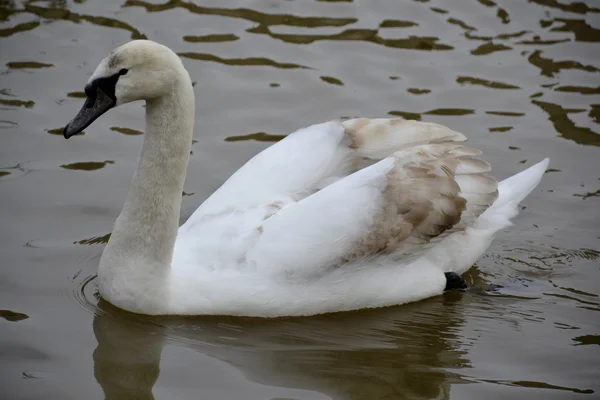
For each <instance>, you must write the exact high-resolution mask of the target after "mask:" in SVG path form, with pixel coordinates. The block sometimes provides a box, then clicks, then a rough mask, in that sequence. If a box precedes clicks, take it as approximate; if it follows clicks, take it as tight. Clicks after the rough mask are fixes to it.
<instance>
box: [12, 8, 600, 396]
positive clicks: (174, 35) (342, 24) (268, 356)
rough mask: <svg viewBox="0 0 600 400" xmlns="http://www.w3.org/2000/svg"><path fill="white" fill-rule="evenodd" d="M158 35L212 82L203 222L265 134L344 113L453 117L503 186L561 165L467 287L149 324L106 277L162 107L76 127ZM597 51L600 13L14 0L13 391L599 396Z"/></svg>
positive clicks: (196, 196)
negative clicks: (394, 300) (292, 312)
mask: <svg viewBox="0 0 600 400" xmlns="http://www.w3.org/2000/svg"><path fill="white" fill-rule="evenodd" d="M140 37H147V38H150V39H153V40H156V41H159V42H162V43H164V44H166V45H168V46H169V47H171V48H173V49H174V50H175V51H176V52H178V53H179V54H180V55H181V56H182V58H183V61H184V63H185V66H186V67H187V68H188V70H189V71H190V74H191V76H192V79H193V80H194V81H195V82H196V85H195V92H196V96H197V103H196V104H197V110H196V116H197V123H196V134H195V139H196V140H197V142H195V144H194V145H193V155H192V159H191V162H190V167H189V172H188V178H187V182H186V187H185V192H186V194H187V196H185V197H184V207H183V214H182V219H183V220H184V219H185V218H187V217H188V216H189V215H190V214H191V213H192V211H193V210H194V209H195V208H196V207H197V206H198V204H200V203H201V202H202V201H203V200H204V199H205V198H206V197H208V196H209V194H210V193H211V192H212V191H213V190H215V189H216V188H217V187H218V186H219V185H220V184H221V183H222V182H223V181H224V180H225V179H226V178H227V177H228V176H229V175H230V174H231V173H232V172H234V171H235V170H236V169H237V168H239V167H240V166H241V164H242V163H243V162H244V161H246V160H247V159H249V158H250V157H251V156H252V155H254V154H256V153H257V152H258V151H260V150H261V149H263V148H265V147H266V146H268V145H269V143H267V142H269V141H274V140H277V139H278V138H279V137H280V135H283V134H286V133H288V132H290V131H292V130H294V129H297V128H299V127H302V126H306V125H309V124H311V123H314V122H319V121H323V120H327V119H330V118H337V117H343V116H358V115H362V116H385V115H400V116H404V117H406V118H413V119H414V118H416V119H422V120H426V121H433V122H438V123H442V124H445V125H448V126H449V127H451V128H452V129H455V130H458V131H462V132H464V133H466V134H467V135H468V136H469V137H470V143H472V144H473V145H474V146H476V147H479V148H481V149H482V150H483V151H484V153H485V157H486V159H488V160H489V161H491V162H492V165H493V166H494V171H495V174H496V176H498V177H499V178H503V177H506V176H508V175H509V174H513V173H516V172H518V171H519V170H521V169H523V168H525V167H527V166H530V165H532V164H533V163H535V162H537V161H540V160H541V159H543V158H544V157H546V156H549V157H550V159H551V162H550V168H551V169H550V170H549V172H548V173H547V174H546V175H545V177H544V180H543V181H542V183H541V185H540V187H539V188H538V189H537V190H535V191H534V193H533V194H532V195H531V196H530V197H529V198H528V199H527V200H526V201H525V202H524V204H523V205H524V212H523V213H522V214H521V215H520V217H519V218H518V219H517V220H516V223H515V226H514V227H512V228H511V229H510V230H507V231H504V232H503V233H501V234H500V235H499V236H498V237H497V240H496V241H495V242H494V244H493V245H492V247H491V248H490V250H489V251H488V253H487V254H486V255H485V256H484V257H483V258H482V259H481V260H480V261H479V262H478V263H477V266H476V267H475V268H473V269H472V270H471V271H470V272H469V274H468V276H467V278H468V280H469V281H470V283H471V284H472V285H473V289H472V290H471V291H469V292H467V293H449V294H445V295H443V296H439V297H436V298H432V299H429V300H426V301H422V302H419V303H415V304H409V305H406V306H401V307H391V308H387V309H379V310H371V311H361V312H353V313H343V314H336V315H326V316H319V317H314V318H300V319H286V318H284V319H277V320H266V321H265V320H255V319H240V318H193V319H177V318H170V319H157V318H146V317H141V316H133V315H131V314H128V313H125V312H121V311H119V310H116V309H114V308H112V307H111V306H110V305H107V304H104V303H102V302H100V303H98V300H97V299H96V297H95V292H96V287H95V281H94V276H95V273H96V269H97V264H98V260H99V257H100V254H101V251H102V248H103V245H104V243H105V242H106V239H107V237H106V235H107V234H108V233H109V232H110V230H111V228H112V224H113V222H114V219H115V218H116V216H117V215H118V213H119V211H120V208H121V206H122V204H123V201H124V198H125V194H126V190H127V186H128V183H129V180H130V179H131V175H132V172H133V168H134V165H135V162H136V157H137V155H138V153H139V149H140V145H141V143H142V140H143V136H141V135H140V134H141V131H143V129H144V125H143V108H142V104H141V103H136V104H132V105H128V106H125V107H121V108H119V109H116V110H113V111H111V112H109V113H108V114H107V115H105V116H104V117H102V118H101V119H100V120H99V121H98V122H96V123H95V124H94V125H93V126H92V127H90V128H88V129H87V130H86V132H85V135H84V136H82V137H77V138H74V139H71V140H69V141H65V140H64V139H63V138H62V136H61V134H60V133H61V130H60V128H61V127H62V126H64V124H65V123H66V122H67V121H69V120H70V119H71V118H72V117H73V116H74V115H75V113H76V112H77V111H78V110H79V107H80V106H81V103H82V101H83V100H82V99H81V95H82V93H81V92H82V90H83V87H84V85H85V82H86V80H87V78H88V77H89V76H90V75H91V73H92V72H93V70H94V69H95V68H96V65H97V64H98V62H99V61H100V60H101V59H102V58H103V57H104V56H105V55H106V54H107V53H108V52H109V51H110V50H111V49H113V48H114V47H116V46H118V45H120V44H122V43H124V42H126V41H128V40H130V39H131V38H140ZM599 41H600V2H599V1H594V0H589V1H579V2H571V1H570V0H529V1H525V0H494V1H492V0H478V1H476V0H452V1H449V0H443V1H442V0H431V1H427V0H419V1H408V0H405V1H400V0H388V1H383V0H373V1H367V0H355V1H352V0H345V1H344V0H337V1H334V0H330V1H325V0H322V1H313V0H293V1H284V0H251V1H241V0H227V1H222V0H210V1H209V0H206V1H199V0H197V1H189V2H186V1H177V0H171V1H151V2H147V1H142V0H127V1H124V0H120V1H105V0H103V1H91V0H88V1H85V0H75V1H61V0H56V1H40V0H38V1H35V0H31V1H22V0H14V1H13V0H8V1H7V0H0V46H1V47H0V49H1V51H0V264H1V265H0V310H1V311H0V317H2V318H0V360H1V363H0V397H2V398H3V399H42V398H43V399H101V398H104V396H106V397H107V398H110V399H127V398H140V399H148V398H152V396H154V397H155V398H157V399H192V398H193V399H198V398H202V399H330V398H332V399H405V398H406V399H430V398H436V399H445V398H452V399H483V398H490V399H499V398H509V396H510V398H528V399H531V398H537V399H573V398H594V396H598V395H599V392H600V287H599V286H600V285H599V284H600V260H599V257H600V228H599V227H600V208H599V206H600V191H599V190H600V147H599V146H600V134H599V131H600V127H599V125H598V124H599V123H600V96H599V95H600V61H599V58H600V56H599V55H600V48H599V46H598V42H599ZM489 285H502V288H501V289H499V290H496V291H493V290H489V289H488V287H489ZM152 393H153V394H152Z"/></svg>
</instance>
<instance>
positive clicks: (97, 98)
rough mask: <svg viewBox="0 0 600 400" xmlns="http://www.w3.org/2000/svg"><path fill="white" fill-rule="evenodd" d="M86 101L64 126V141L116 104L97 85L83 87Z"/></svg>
mask: <svg viewBox="0 0 600 400" xmlns="http://www.w3.org/2000/svg"><path fill="white" fill-rule="evenodd" d="M85 94H86V95H87V99H86V100H85V104H84V105H83V107H82V108H81V110H79V113H78V114H77V115H76V116H75V118H73V119H72V120H71V122H69V123H68V124H67V126H65V130H64V132H63V135H64V137H65V139H68V138H70V137H71V136H73V135H76V134H78V133H79V132H81V131H83V130H84V129H85V128H87V127H88V126H89V125H90V124H91V123H92V122H94V121H95V120H96V119H97V118H98V117H99V116H101V115H102V114H104V113H105V112H107V111H108V110H110V109H111V108H112V107H114V106H115V104H116V102H117V101H116V99H114V98H112V97H110V96H108V95H107V94H106V93H104V92H103V91H102V89H100V87H99V86H97V85H87V86H86V87H85Z"/></svg>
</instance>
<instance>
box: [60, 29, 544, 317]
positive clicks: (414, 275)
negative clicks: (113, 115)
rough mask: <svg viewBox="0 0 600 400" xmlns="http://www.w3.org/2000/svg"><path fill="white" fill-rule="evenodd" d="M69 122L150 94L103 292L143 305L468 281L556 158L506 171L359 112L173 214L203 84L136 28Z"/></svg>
mask: <svg viewBox="0 0 600 400" xmlns="http://www.w3.org/2000/svg"><path fill="white" fill-rule="evenodd" d="M85 93H86V96H87V99H86V100H85V104H84V105H83V107H82V109H81V110H80V111H79V113H78V114H77V115H76V116H75V118H73V120H71V121H70V122H69V123H68V125H66V127H65V128H64V137H65V138H67V139H68V138H70V137H71V136H73V135H75V134H77V133H79V132H81V131H82V130H84V129H85V128H86V127H87V126H89V125H90V124H91V123H92V122H93V121H95V120H96V119H97V118H98V117H100V116H101V115H102V114H103V113H105V112H106V111H108V110H109V109H111V108H113V107H116V106H119V105H121V104H125V103H129V102H132V101H137V100H145V101H146V133H145V137H144V142H143V145H142V150H141V155H140V157H139V160H138V164H137V167H136V170H135V173H134V175H133V179H132V181H131V184H130V187H129V191H128V194H127V198H126V200H125V204H124V206H123V209H122V211H121V213H120V215H119V216H118V218H117V219H116V222H115V224H114V228H113V231H112V235H111V236H110V239H109V241H108V243H107V245H106V247H105V248H104V251H103V253H102V257H101V259H100V263H99V266H98V277H97V279H98V288H99V293H100V295H101V296H102V297H103V298H104V299H105V300H106V301H108V302H110V303H112V304H113V305H115V306H117V307H119V308H121V309H124V310H127V311H130V312H134V313H139V314H149V315H168V314H174V315H203V314H213V315H239V316H255V317H279V316H306V315H314V314H322V313H328V312H339V311H348V310H355V309H361V308H375V307H384V306H391V305H398V304H403V303H408V302H413V301H418V300H422V299H425V298H428V297H432V296H436V295H439V294H441V293H443V292H444V290H447V289H455V288H462V287H465V282H464V280H463V279H462V278H461V277H460V275H461V274H463V273H464V272H465V271H467V270H468V269H469V268H470V266H471V265H472V264H473V263H474V262H475V261H476V260H477V259H478V258H479V257H480V256H481V255H482V254H483V253H484V252H485V251H486V249H487V248H488V246H489V245H490V243H491V241H492V239H493V238H494V235H495V234H496V232H498V231H499V230H500V229H502V228H505V227H508V226H509V225H510V224H511V222H510V220H511V218H513V217H515V216H516V215H517V213H518V207H517V206H518V204H519V202H520V201H521V200H523V199H524V198H525V197H526V196H527V195H528V194H529V193H530V192H531V191H532V190H533V189H534V188H535V187H536V186H537V185H538V183H539V182H540V180H541V178H542V175H543V174H544V172H545V170H546V167H547V165H548V162H549V160H548V159H545V160H543V161H541V162H539V163H538V164H536V165H534V166H532V167H530V168H528V169H526V170H524V171H522V172H520V173H518V174H516V175H514V176H512V177H510V178H508V179H506V180H503V181H502V182H500V183H498V181H497V180H496V179H494V178H493V177H491V176H490V175H489V174H488V172H489V171H490V170H491V167H490V165H489V164H488V163H487V162H485V161H483V160H481V159H479V158H476V157H475V156H477V155H479V154H480V153H481V152H480V151H479V150H477V149H474V148H471V147H467V146H465V145H464V144H463V142H464V141H465V140H466V137H465V136H464V135H463V134H462V133H459V132H456V131H453V130H451V129H449V128H447V127H445V126H442V125H438V124H435V123H430V122H418V121H409V120H404V119H401V118H374V119H369V118H354V119H347V120H344V121H328V122H324V123H319V124H315V125H311V126H309V127H307V128H304V129H300V130H298V131H296V132H294V133H292V134H290V135H288V136H286V137H285V138H284V139H283V140H281V141H279V142H278V143H276V144H273V145H272V146H270V147H268V148H267V149H265V150H264V151H262V152H260V153H259V154H257V155H256V156H254V157H253V158H252V159H250V160H249V161H248V162H247V163H246V164H245V165H243V166H242V167H241V168H240V169H239V170H238V171H237V172H235V173H234V174H233V175H232V176H231V177H230V178H229V179H228V180H227V181H226V182H225V183H224V184H223V185H222V186H221V187H220V188H219V189H218V190H217V191H215V192H214V193H213V194H212V195H211V196H210V197H209V198H208V199H207V200H206V201H205V202H204V203H203V204H201V205H200V206H199V207H198V209H197V210H196V211H195V212H194V213H193V214H192V215H191V216H190V217H189V219H188V220H187V221H186V222H185V223H184V224H183V225H182V226H181V227H178V225H179V223H178V221H179V214H180V207H181V200H182V190H183V184H184V180H185V176H186V169H187V164H188V159H189V153H190V148H191V144H192V134H193V127H194V119H195V117H194V112H195V105H194V101H195V98H194V93H193V89H192V82H191V79H190V76H189V74H188V72H187V70H186V69H185V68H184V66H183V63H182V61H181V59H180V58H179V57H178V56H177V55H176V54H175V53H174V52H173V51H172V50H170V49H169V48H168V47H166V46H164V45H161V44H158V43H156V42H153V41H149V40H134V41H130V42H128V43H125V44H124V45H122V46H120V47H118V48H116V49H114V50H113V51H112V52H110V54H109V55H108V56H107V57H106V58H104V59H103V60H102V61H101V62H100V64H99V66H98V67H97V69H96V70H95V72H94V73H93V74H92V76H91V77H90V79H89V80H88V83H87V85H86V86H85Z"/></svg>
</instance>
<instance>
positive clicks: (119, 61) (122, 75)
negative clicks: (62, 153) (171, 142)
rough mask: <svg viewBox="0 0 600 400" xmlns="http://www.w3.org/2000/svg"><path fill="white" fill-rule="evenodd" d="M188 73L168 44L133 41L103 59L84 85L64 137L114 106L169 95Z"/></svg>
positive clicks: (187, 78) (76, 131)
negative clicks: (79, 105) (78, 106)
mask: <svg viewBox="0 0 600 400" xmlns="http://www.w3.org/2000/svg"><path fill="white" fill-rule="evenodd" d="M181 79H186V80H187V81H188V82H186V83H189V85H191V81H190V78H189V75H188V73H187V71H186V70H185V68H184V67H183V64H182V62H181V59H180V58H179V57H178V56H177V55H176V54H175V53H174V52H173V51H172V50H171V49H169V48H168V47H166V46H163V45H161V44H158V43H156V42H153V41H150V40H133V41H131V42H128V43H126V44H124V45H122V46H120V47H117V48H116V49H114V50H113V51H111V52H110V54H109V55H108V56H107V57H106V58H104V59H103V60H102V61H101V62H100V65H98V68H96V71H95V72H94V74H93V75H92V76H91V78H90V79H89V80H88V83H87V85H85V94H86V95H87V99H86V101H85V104H84V105H83V107H82V108H81V110H80V111H79V113H78V114H77V116H76V117H75V118H73V120H72V121H71V122H69V124H68V125H67V126H66V127H65V130H64V136H65V138H66V139H68V138H70V137H71V136H73V135H75V134H77V133H79V132H81V131H83V130H84V129H85V128H87V127H88V126H89V125H90V124H91V123H92V122H94V121H95V120H96V119H97V118H98V117H99V116H101V115H102V114H104V113H105V112H107V111H108V110H110V109H111V108H113V107H116V106H118V105H121V104H125V103H129V102H132V101H136V100H152V99H155V98H158V97H161V96H163V95H165V94H168V93H170V92H171V91H172V89H173V86H174V85H175V83H177V81H178V80H181Z"/></svg>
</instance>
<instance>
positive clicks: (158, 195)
mask: <svg viewBox="0 0 600 400" xmlns="http://www.w3.org/2000/svg"><path fill="white" fill-rule="evenodd" d="M194 108H195V107H194V93H193V90H192V85H191V82H190V80H189V78H188V76H187V73H185V76H183V74H182V77H181V79H180V80H178V82H177V83H176V84H175V85H174V87H173V90H172V92H171V93H169V94H168V95H166V96H163V97H160V98H157V99H153V100H148V101H147V102H146V134H145V140H144V145H143V147H142V154H141V156H140V159H139V162H138V166H137V169H136V171H135V174H134V175H133V180H132V181H131V185H130V188H129V193H128V194H127V200H126V201H125V205H124V206H123V210H122V211H121V214H120V215H119V217H118V218H117V220H116V222H115V226H114V229H113V231H112V234H111V237H110V240H109V241H108V244H107V245H106V248H105V249H104V253H103V254H102V258H101V260H100V266H99V269H98V278H99V282H100V294H101V295H102V297H104V298H105V299H106V300H108V301H110V302H111V303H113V304H114V305H116V306H118V307H121V308H125V309H127V310H131V311H137V312H140V313H146V314H156V313H162V312H164V311H166V310H167V309H168V307H169V305H168V304H169V293H168V288H169V285H168V280H169V275H170V268H171V258H172V255H173V247H174V244H175V238H176V236H177V229H178V226H179V211H180V208H181V197H182V191H183V183H184V181H185V173H186V168H187V164H188V159H189V153H190V148H191V145H192V134H193V128H194Z"/></svg>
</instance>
